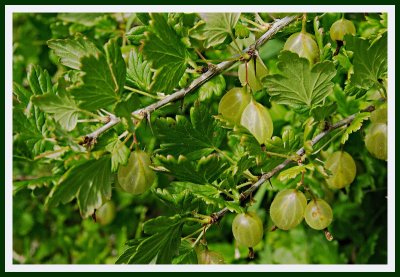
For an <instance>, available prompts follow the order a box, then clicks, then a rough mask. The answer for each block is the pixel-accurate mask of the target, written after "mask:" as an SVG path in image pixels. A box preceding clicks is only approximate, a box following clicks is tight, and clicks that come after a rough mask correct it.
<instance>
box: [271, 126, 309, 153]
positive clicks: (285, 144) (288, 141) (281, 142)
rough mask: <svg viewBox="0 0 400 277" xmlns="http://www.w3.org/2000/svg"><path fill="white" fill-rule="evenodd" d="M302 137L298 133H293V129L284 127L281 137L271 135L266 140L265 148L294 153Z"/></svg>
mask: <svg viewBox="0 0 400 277" xmlns="http://www.w3.org/2000/svg"><path fill="white" fill-rule="evenodd" d="M301 143H302V139H301V135H300V134H295V132H294V130H293V129H291V128H290V129H286V130H285V131H284V132H283V134H282V138H280V137H277V136H273V137H272V138H271V139H269V140H267V143H266V144H265V148H266V150H267V151H269V152H274V153H279V154H285V155H291V154H294V153H295V152H296V151H297V150H298V149H299V148H300V146H301Z"/></svg>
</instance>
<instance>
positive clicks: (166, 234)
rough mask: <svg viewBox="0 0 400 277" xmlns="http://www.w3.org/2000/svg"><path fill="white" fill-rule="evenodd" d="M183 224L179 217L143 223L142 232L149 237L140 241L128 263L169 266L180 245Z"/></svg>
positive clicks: (161, 217) (160, 218)
mask: <svg viewBox="0 0 400 277" xmlns="http://www.w3.org/2000/svg"><path fill="white" fill-rule="evenodd" d="M183 224H184V220H183V218H182V217H181V216H179V215H175V216H173V217H165V216H159V217H157V218H154V219H150V220H148V221H147V222H145V224H144V226H143V228H144V231H145V233H147V234H151V236H149V237H147V238H144V239H142V240H141V242H140V243H139V245H138V246H137V248H136V249H134V253H133V255H132V256H131V257H130V259H129V261H128V263H130V264H149V263H156V264H170V263H171V262H172V259H173V257H174V256H175V255H176V254H177V252H178V249H179V245H180V243H181V232H182V226H183ZM131 250H132V249H131ZM132 252H133V251H132Z"/></svg>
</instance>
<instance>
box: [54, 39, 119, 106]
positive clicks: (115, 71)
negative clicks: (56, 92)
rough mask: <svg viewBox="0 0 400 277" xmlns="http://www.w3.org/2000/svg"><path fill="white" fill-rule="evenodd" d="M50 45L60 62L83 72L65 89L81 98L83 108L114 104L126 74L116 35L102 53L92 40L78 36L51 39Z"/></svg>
mask: <svg viewBox="0 0 400 277" xmlns="http://www.w3.org/2000/svg"><path fill="white" fill-rule="evenodd" d="M49 46H50V47H51V48H53V49H54V50H55V53H56V55H58V56H59V57H61V62H62V63H63V64H64V65H66V66H69V67H71V68H74V69H78V70H81V71H82V72H83V73H82V74H81V75H80V76H79V77H80V78H79V80H78V81H77V82H75V84H74V85H73V86H70V87H69V88H68V91H70V93H71V94H72V95H73V96H74V98H75V99H76V100H78V101H80V103H79V106H80V107H81V108H82V109H85V110H89V111H95V110H97V109H100V108H105V107H107V106H109V105H112V104H115V103H116V102H117V101H118V100H119V99H120V94H121V92H122V91H123V89H124V84H125V78H126V66H125V62H124V60H123V58H122V54H121V50H120V47H119V43H118V39H110V40H109V41H108V42H107V43H106V44H105V46H104V50H105V54H103V53H102V52H100V50H98V49H97V47H96V46H95V45H94V43H93V42H90V41H89V40H88V39H86V38H84V37H82V36H78V37H77V38H76V39H75V40H71V39H65V40H52V41H49Z"/></svg>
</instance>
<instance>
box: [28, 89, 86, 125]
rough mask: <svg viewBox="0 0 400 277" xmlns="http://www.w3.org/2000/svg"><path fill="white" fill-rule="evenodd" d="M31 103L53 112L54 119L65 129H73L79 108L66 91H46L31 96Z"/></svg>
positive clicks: (47, 111)
mask: <svg viewBox="0 0 400 277" xmlns="http://www.w3.org/2000/svg"><path fill="white" fill-rule="evenodd" d="M32 103H33V104H34V105H36V106H38V107H39V108H40V109H41V110H42V111H44V112H46V113H50V114H53V116H54V119H55V120H56V121H57V122H58V123H60V125H61V126H62V127H63V128H64V129H65V130H67V131H71V130H73V129H75V127H76V124H77V121H78V115H79V113H80V112H81V109H80V108H79V107H78V106H77V104H76V102H75V101H74V100H73V99H72V98H71V97H70V96H69V95H68V94H67V93H66V92H63V91H62V92H59V93H58V94H55V93H46V94H43V95H39V96H33V97H32Z"/></svg>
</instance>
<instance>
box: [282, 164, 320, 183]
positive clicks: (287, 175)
mask: <svg viewBox="0 0 400 277" xmlns="http://www.w3.org/2000/svg"><path fill="white" fill-rule="evenodd" d="M307 170H310V171H314V165H313V164H306V165H296V166H293V167H291V168H289V169H286V170H284V171H282V172H281V173H279V175H278V179H279V180H280V181H285V180H287V179H294V178H296V177H297V176H298V175H299V174H302V173H305V172H307Z"/></svg>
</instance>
